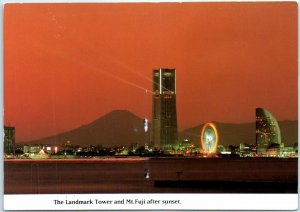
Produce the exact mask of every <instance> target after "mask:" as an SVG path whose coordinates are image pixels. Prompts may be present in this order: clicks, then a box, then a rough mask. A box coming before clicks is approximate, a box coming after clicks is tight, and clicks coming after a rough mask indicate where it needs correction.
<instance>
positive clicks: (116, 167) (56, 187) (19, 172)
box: [4, 158, 298, 194]
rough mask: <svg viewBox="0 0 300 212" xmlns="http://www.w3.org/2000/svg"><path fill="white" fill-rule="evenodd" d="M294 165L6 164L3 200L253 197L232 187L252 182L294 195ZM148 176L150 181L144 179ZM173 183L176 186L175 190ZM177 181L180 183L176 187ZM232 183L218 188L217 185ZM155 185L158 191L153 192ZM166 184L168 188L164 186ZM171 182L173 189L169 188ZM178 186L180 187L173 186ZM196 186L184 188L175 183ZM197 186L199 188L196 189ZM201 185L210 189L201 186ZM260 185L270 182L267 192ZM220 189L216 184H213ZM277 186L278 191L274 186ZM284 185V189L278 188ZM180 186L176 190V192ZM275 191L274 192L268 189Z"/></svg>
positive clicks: (158, 161)
mask: <svg viewBox="0 0 300 212" xmlns="http://www.w3.org/2000/svg"><path fill="white" fill-rule="evenodd" d="M297 162H298V161H297V159H279V158H134V159H131V158H127V159H126V158H110V159H85V160H84V159H83V160H82V159H80V160H79V159H67V160H59V159H58V160H51V159H48V160H8V161H5V163H4V193H5V194H55V193H57V194H63V193H67V194H71V193H74V194H75V193H232V192H237V193H249V192H250V193H251V192H252V193H253V192H254V193H255V192H257V191H258V190H257V189H256V190H255V189H254V190H253V189H251V188H250V189H249V188H248V187H247V186H246V187H240V188H238V187H237V185H240V184H235V182H239V183H240V182H243V181H245V182H257V183H258V184H255V183H254V184H251V187H254V188H255V186H259V187H260V188H259V192H260V193H261V192H262V193H264V192H266V193H270V192H274V193H278V192H279V193H281V192H283V193H296V190H297V179H298V176H297V174H298V170H297V167H298V164H297ZM147 175H148V176H149V178H147V177H145V176H147ZM174 181H175V186H174ZM179 181H180V182H179ZM227 181H230V182H233V183H232V184H230V186H221V185H222V184H223V183H222V182H227ZM157 182H159V183H160V185H161V183H163V186H157V185H158V184H157ZM169 182H171V183H169ZM172 182H173V184H172ZM178 182H179V183H178ZM182 182H184V183H185V182H187V184H189V182H192V183H195V186H191V185H189V186H186V185H187V184H186V183H185V184H184V183H183V184H182V185H181V184H180V183H182ZM197 182H200V183H198V184H197ZM203 182H208V183H210V184H206V186H201V185H203ZM263 182H272V183H275V184H272V187H275V188H276V187H278V188H280V186H281V187H282V185H283V186H284V185H285V183H293V184H292V185H289V187H286V189H283V190H280V189H279V190H278V189H277V190H276V189H275V190H274V189H272V190H270V188H268V186H264V184H262V183H263ZM218 183H219V184H218ZM276 183H280V184H278V186H276V185H277V184H276ZM282 183H283V184H282ZM178 185H180V186H178ZM273 185H275V186H273Z"/></svg>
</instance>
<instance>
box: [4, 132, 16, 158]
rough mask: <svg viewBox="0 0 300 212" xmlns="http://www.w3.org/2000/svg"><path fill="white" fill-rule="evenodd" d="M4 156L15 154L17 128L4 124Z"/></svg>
mask: <svg viewBox="0 0 300 212" xmlns="http://www.w3.org/2000/svg"><path fill="white" fill-rule="evenodd" d="M3 147H4V157H14V155H15V128H14V127H8V126H4V145H3Z"/></svg>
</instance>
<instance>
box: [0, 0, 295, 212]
mask: <svg viewBox="0 0 300 212" xmlns="http://www.w3.org/2000/svg"><path fill="white" fill-rule="evenodd" d="M137 2H144V3H159V2H174V3H182V2H211V1H209V0H206V1H201V0H200V1H199V0H182V1H174V0H89V1H84V0H53V1H51V0H22V1H20V0H3V1H2V8H1V9H0V14H1V23H0V38H1V40H2V42H1V43H0V48H1V50H2V52H1V54H2V57H1V58H0V64H1V68H0V73H2V75H1V77H0V85H2V87H1V88H0V99H1V100H0V108H1V109H2V110H1V112H0V116H1V118H0V123H1V124H2V126H3V123H4V122H3V115H4V114H3V5H4V4H6V3H137ZM213 2H241V1H239V0H217V1H213ZM247 2H253V0H250V1H247ZM256 2H297V1H290V0H256ZM298 21H300V19H299V16H298ZM298 32H299V28H298ZM298 45H299V44H298ZM298 54H299V48H298ZM299 79H300V76H299V75H298V82H299ZM299 89H300V88H299V87H298V108H299V107H300V102H299ZM298 111H299V110H298ZM298 116H299V117H300V114H298ZM299 130H300V126H299V125H298V131H299ZM299 132H300V131H299ZM0 135H1V136H2V138H3V130H1V131H0ZM0 155H1V156H2V158H1V159H0V160H1V161H3V145H2V144H1V145H0ZM0 168H1V169H2V170H3V163H1V164H0ZM299 168H300V167H299V161H298V170H299ZM0 177H1V178H0V179H1V180H2V182H4V181H3V172H1V174H0ZM298 179H299V176H298ZM3 190H4V187H3V184H2V186H0V191H1V193H2V194H3ZM122 198H124V199H145V200H149V199H151V198H152V199H160V200H161V201H162V200H166V199H179V200H180V201H181V204H180V205H171V206H170V205H169V206H167V205H165V206H164V205H163V204H157V205H146V206H145V205H139V204H138V205H136V204H134V205H127V204H126V205H116V204H111V205H105V206H103V205H55V204H54V200H55V199H56V200H61V201H65V200H66V199H68V200H76V199H80V200H85V199H102V200H114V199H116V200H117V199H122ZM298 202H299V199H298V194H52V195H44V194H38V195H3V202H2V201H0V208H1V209H0V210H2V209H3V208H4V209H5V210H27V211H28V210H297V209H298V206H299V203H298Z"/></svg>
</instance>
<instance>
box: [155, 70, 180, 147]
mask: <svg viewBox="0 0 300 212" xmlns="http://www.w3.org/2000/svg"><path fill="white" fill-rule="evenodd" d="M152 77H153V97H152V137H151V140H152V145H153V146H155V147H157V148H159V149H162V150H174V149H178V147H179V144H178V131H177V112H176V70H175V69H165V68H160V69H155V70H153V76H152Z"/></svg>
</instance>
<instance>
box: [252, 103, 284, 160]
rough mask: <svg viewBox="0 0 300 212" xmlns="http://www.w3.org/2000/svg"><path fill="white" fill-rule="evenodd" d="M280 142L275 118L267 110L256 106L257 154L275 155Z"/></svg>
mask: <svg viewBox="0 0 300 212" xmlns="http://www.w3.org/2000/svg"><path fill="white" fill-rule="evenodd" d="M280 144H281V134H280V128H279V125H278V122H277V120H276V118H275V117H274V116H273V115H272V114H271V113H270V112H269V111H268V110H266V109H264V108H256V146H257V148H256V149H257V154H258V155H264V154H268V155H270V154H272V155H274V156H276V154H277V152H278V151H279V149H280ZM271 150H272V151H271Z"/></svg>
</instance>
